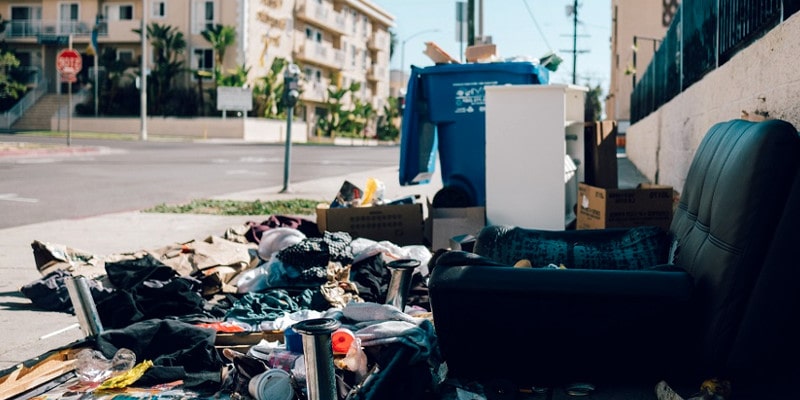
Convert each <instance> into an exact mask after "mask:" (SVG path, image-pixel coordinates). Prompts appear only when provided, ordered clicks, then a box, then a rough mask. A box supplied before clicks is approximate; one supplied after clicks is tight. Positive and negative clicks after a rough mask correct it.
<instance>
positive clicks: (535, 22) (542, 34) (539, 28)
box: [522, 0, 553, 52]
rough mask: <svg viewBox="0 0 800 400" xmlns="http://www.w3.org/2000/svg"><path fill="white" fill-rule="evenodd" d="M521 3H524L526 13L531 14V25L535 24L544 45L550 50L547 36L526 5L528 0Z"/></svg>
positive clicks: (551, 49)
mask: <svg viewBox="0 0 800 400" xmlns="http://www.w3.org/2000/svg"><path fill="white" fill-rule="evenodd" d="M522 4H524V5H525V9H527V10H528V15H530V16H531V20H532V21H533V25H534V26H536V30H537V31H539V36H541V37H542V41H543V42H544V44H545V46H547V50H550V51H551V52H552V51H553V48H552V47H551V46H550V43H548V42H547V37H545V35H544V32H542V28H541V27H540V26H539V22H537V21H536V17H535V16H534V15H533V11H531V7H530V6H529V5H528V0H522Z"/></svg>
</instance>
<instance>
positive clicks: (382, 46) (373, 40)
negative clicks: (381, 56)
mask: <svg viewBox="0 0 800 400" xmlns="http://www.w3.org/2000/svg"><path fill="white" fill-rule="evenodd" d="M389 40H390V38H389V33H388V32H385V31H375V32H373V33H372V35H371V36H370V38H369V41H367V46H368V47H369V48H370V49H372V50H384V51H389Z"/></svg>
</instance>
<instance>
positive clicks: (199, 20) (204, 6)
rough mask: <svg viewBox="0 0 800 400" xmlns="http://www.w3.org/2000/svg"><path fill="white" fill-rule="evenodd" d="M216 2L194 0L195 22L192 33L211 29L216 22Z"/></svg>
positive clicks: (211, 0)
mask: <svg viewBox="0 0 800 400" xmlns="http://www.w3.org/2000/svg"><path fill="white" fill-rule="evenodd" d="M215 11H216V3H215V2H214V1H213V0H194V17H193V20H194V23H193V24H192V28H193V29H192V33H194V34H199V33H200V32H202V31H204V30H207V29H211V28H213V27H214V25H215V24H216V22H217V20H216V12H215Z"/></svg>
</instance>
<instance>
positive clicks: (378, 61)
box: [0, 0, 394, 123]
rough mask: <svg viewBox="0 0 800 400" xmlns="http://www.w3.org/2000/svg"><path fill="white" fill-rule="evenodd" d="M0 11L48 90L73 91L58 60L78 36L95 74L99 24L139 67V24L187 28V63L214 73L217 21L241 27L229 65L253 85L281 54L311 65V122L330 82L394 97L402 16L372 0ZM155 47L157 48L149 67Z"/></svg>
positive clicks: (19, 3)
mask: <svg viewBox="0 0 800 400" xmlns="http://www.w3.org/2000/svg"><path fill="white" fill-rule="evenodd" d="M143 12H146V15H144V14H143ZM0 14H2V15H3V19H4V20H6V21H8V24H7V28H6V30H5V32H4V33H3V36H4V39H5V41H6V43H7V44H8V46H9V47H10V48H11V49H14V50H15V51H16V52H17V54H18V55H19V56H20V60H21V62H22V64H23V65H24V66H26V67H29V68H30V69H32V70H34V71H36V72H37V74H38V76H39V77H40V78H44V79H47V82H49V83H48V91H49V92H54V93H58V92H62V91H63V90H64V89H63V87H62V86H63V85H58V84H57V83H56V82H57V81H58V79H57V73H56V66H55V65H56V57H57V54H58V52H59V51H61V50H62V49H64V48H66V47H67V46H68V43H69V42H70V41H71V43H72V46H73V48H74V49H76V50H78V51H79V52H80V53H81V54H82V55H83V66H84V71H85V72H89V68H91V67H92V65H93V62H94V57H92V54H93V52H92V48H91V43H92V31H93V30H94V28H95V27H97V32H98V34H97V44H98V47H99V49H100V51H103V49H104V48H106V47H113V48H115V49H116V53H117V58H118V59H121V60H128V61H130V62H131V63H138V62H139V60H140V58H139V57H140V55H141V52H142V47H141V39H140V36H139V34H138V33H135V32H134V31H133V30H135V29H140V27H141V23H142V19H143V17H145V20H146V21H147V23H148V24H151V23H158V24H160V25H168V26H172V27H175V28H177V30H178V31H180V32H182V33H183V35H184V38H185V39H186V44H187V46H186V50H185V53H184V60H185V66H186V67H187V68H190V69H193V70H197V69H205V70H209V71H213V69H214V62H215V61H214V53H213V49H212V46H211V44H210V43H208V42H207V41H206V40H205V39H204V38H203V37H202V35H201V32H202V31H203V30H205V29H206V28H208V27H211V26H214V25H216V24H221V25H225V26H233V27H235V28H236V40H235V43H234V44H233V45H232V46H231V47H230V48H228V49H227V51H226V53H225V58H224V59H223V60H222V62H223V66H222V67H223V69H224V70H226V71H227V70H232V69H235V68H237V67H240V66H244V67H245V68H249V74H248V81H249V82H250V83H251V84H253V83H254V82H256V81H257V80H258V79H260V78H261V77H263V76H265V75H266V74H267V72H268V71H269V69H270V66H271V65H272V62H273V60H274V59H275V58H276V57H281V58H284V59H287V60H289V61H291V62H294V63H296V64H297V65H298V66H299V67H300V70H301V71H302V76H301V89H302V90H301V92H302V94H301V102H302V104H303V109H304V111H305V112H304V113H303V114H304V115H303V118H302V119H303V120H306V121H308V122H311V123H313V122H314V120H315V118H316V117H318V116H319V115H323V114H324V113H325V112H326V109H325V102H326V100H327V89H328V87H329V86H330V85H341V86H343V87H344V86H349V85H350V84H351V83H353V82H358V83H360V86H361V88H360V90H359V92H357V93H356V94H355V95H356V96H355V97H356V98H358V99H360V100H361V101H363V102H365V103H369V104H372V106H373V107H374V108H375V109H376V110H381V109H382V108H383V105H384V104H386V98H387V97H388V96H389V82H390V81H389V58H390V48H391V36H390V33H389V29H390V28H391V27H392V26H394V17H393V16H392V15H391V14H389V13H388V12H386V11H385V10H383V9H381V8H380V7H378V6H377V5H375V4H374V3H372V2H371V1H369V0H169V1H166V0H163V1H158V0H146V1H145V2H143V1H141V0H114V1H109V0H83V1H77V0H73V1H70V0H32V1H31V0H10V1H8V0H0ZM151 51H152V50H151V49H150V46H149V45H148V52H150V53H148V54H147V59H148V62H149V63H151V62H152V53H151ZM150 65H152V64H150ZM137 68H138V67H137ZM88 76H89V75H88V74H86V75H84V76H83V77H82V78H83V81H88V79H89V78H88ZM196 79H197V78H196V77H195V76H194V75H193V74H191V73H185V74H183V76H182V78H181V82H180V83H181V84H182V85H184V86H187V87H193V86H194V85H196V81H195V80H196ZM345 100H346V101H347V102H352V101H353V100H354V99H345Z"/></svg>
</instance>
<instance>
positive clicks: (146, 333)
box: [96, 319, 224, 391]
mask: <svg viewBox="0 0 800 400" xmlns="http://www.w3.org/2000/svg"><path fill="white" fill-rule="evenodd" d="M215 339H216V332H215V331H214V330H213V329H207V328H198V327H195V326H193V325H191V324H187V323H184V322H180V321H175V320H158V319H150V320H147V321H142V322H137V323H134V324H131V325H129V326H127V327H125V328H123V329H111V330H106V331H103V332H101V333H100V334H98V335H97V337H96V347H97V350H100V351H101V352H102V353H103V355H104V356H105V357H112V356H113V355H114V354H115V353H116V352H117V351H118V350H119V349H120V348H127V349H130V350H131V351H133V352H134V353H135V354H136V358H137V359H139V360H152V361H153V367H151V368H149V369H148V370H147V371H146V372H145V374H144V376H143V377H142V378H141V379H140V380H138V381H137V383H138V384H142V385H145V386H150V385H155V384H159V383H167V382H172V381H175V380H179V379H182V380H183V381H184V385H185V386H186V387H187V388H195V389H197V390H209V391H215V390H218V389H219V385H220V383H221V381H222V377H221V374H220V372H221V370H222V366H223V365H224V363H223V361H222V358H221V357H220V355H219V352H218V351H217V349H216V348H215V347H214V341H215Z"/></svg>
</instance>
